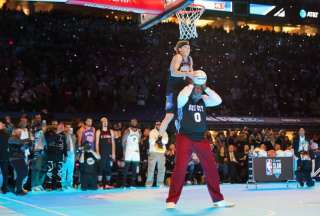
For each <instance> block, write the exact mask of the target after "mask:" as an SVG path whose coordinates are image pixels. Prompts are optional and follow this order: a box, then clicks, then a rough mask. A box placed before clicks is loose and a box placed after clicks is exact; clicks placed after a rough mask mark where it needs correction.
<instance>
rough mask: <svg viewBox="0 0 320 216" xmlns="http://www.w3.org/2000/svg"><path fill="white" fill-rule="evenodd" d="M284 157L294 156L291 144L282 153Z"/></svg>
mask: <svg viewBox="0 0 320 216" xmlns="http://www.w3.org/2000/svg"><path fill="white" fill-rule="evenodd" d="M284 155H285V157H292V156H293V155H294V150H293V146H292V144H290V145H288V146H287V148H286V150H285V151H284Z"/></svg>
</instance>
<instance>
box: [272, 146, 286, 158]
mask: <svg viewBox="0 0 320 216" xmlns="http://www.w3.org/2000/svg"><path fill="white" fill-rule="evenodd" d="M274 151H275V153H276V157H284V151H282V150H281V145H280V143H276V144H275V145H274Z"/></svg>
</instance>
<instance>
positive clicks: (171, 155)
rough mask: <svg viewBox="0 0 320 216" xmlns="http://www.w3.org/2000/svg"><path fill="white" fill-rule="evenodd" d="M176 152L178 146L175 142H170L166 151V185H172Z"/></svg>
mask: <svg viewBox="0 0 320 216" xmlns="http://www.w3.org/2000/svg"><path fill="white" fill-rule="evenodd" d="M175 152H176V147H175V144H173V143H172V144H170V145H169V148H168V150H167V151H166V153H165V156H166V175H165V179H166V180H165V182H166V185H168V186H169V185H170V183H171V174H172V172H173V168H174V164H175Z"/></svg>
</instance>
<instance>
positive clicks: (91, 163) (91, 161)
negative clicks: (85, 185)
mask: <svg viewBox="0 0 320 216" xmlns="http://www.w3.org/2000/svg"><path fill="white" fill-rule="evenodd" d="M94 163H95V160H94V159H93V158H91V157H90V158H87V164H88V165H90V166H91V165H93V164H94Z"/></svg>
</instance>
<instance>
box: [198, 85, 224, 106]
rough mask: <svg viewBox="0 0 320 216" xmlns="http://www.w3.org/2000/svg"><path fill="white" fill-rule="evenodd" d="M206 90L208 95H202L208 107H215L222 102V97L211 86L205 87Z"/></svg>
mask: <svg viewBox="0 0 320 216" xmlns="http://www.w3.org/2000/svg"><path fill="white" fill-rule="evenodd" d="M204 92H205V93H206V95H202V99H203V101H204V103H205V105H206V107H214V106H218V105H219V104H221V103H222V99H221V97H220V96H219V95H218V94H217V93H216V92H215V91H214V90H212V89H211V88H209V87H206V88H205V89H204Z"/></svg>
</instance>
